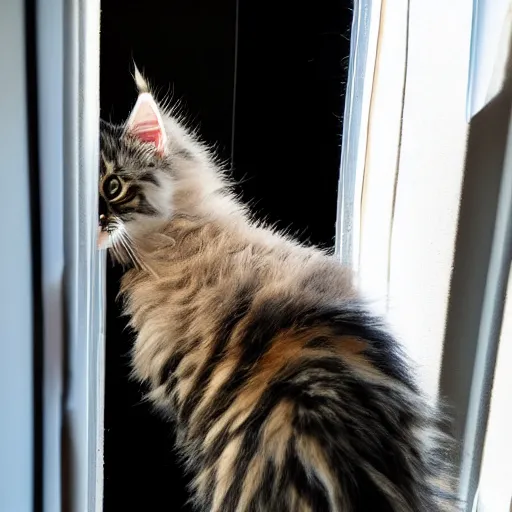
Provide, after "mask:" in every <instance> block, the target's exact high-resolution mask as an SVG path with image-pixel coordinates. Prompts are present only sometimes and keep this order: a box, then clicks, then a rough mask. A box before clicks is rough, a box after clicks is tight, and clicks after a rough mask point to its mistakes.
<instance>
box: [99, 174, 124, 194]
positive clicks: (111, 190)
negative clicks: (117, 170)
mask: <svg viewBox="0 0 512 512" xmlns="http://www.w3.org/2000/svg"><path fill="white" fill-rule="evenodd" d="M122 188H123V184H122V183H121V180H120V179H119V178H118V177H117V176H111V177H110V178H107V179H106V180H105V183H104V184H103V193H104V194H105V197H106V198H107V199H115V198H116V197H117V196H118V195H119V194H120V192H121V190H122Z"/></svg>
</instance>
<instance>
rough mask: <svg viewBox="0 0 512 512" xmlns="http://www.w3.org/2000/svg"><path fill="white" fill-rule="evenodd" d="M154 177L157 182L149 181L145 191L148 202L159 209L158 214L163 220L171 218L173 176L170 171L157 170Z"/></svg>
mask: <svg viewBox="0 0 512 512" xmlns="http://www.w3.org/2000/svg"><path fill="white" fill-rule="evenodd" d="M153 175H154V178H155V180H156V182H157V184H153V183H148V184H147V185H146V187H145V190H144V193H145V196H146V199H147V201H148V203H149V204H150V205H151V206H152V207H153V208H154V209H155V210H156V211H157V214H156V215H157V216H158V217H160V219H162V220H167V219H170V218H171V215H172V196H173V191H174V183H173V178H172V177H171V176H170V175H169V173H168V172H165V171H161V170H156V171H155V172H154V173H153Z"/></svg>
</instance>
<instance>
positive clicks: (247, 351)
mask: <svg viewBox="0 0 512 512" xmlns="http://www.w3.org/2000/svg"><path fill="white" fill-rule="evenodd" d="M136 83H137V86H138V89H139V97H138V101H137V103H136V105H135V107H134V110H133V111H132V113H131V115H130V117H129V119H128V121H127V122H126V124H125V125H124V126H113V125H111V124H108V123H104V122H102V126H101V162H100V166H101V173H100V174H101V175H100V183H99V192H100V213H101V215H100V227H101V229H100V230H101V234H100V236H101V237H102V238H105V237H108V238H109V240H110V250H111V252H112V255H113V257H114V259H116V260H117V261H118V262H120V263H122V264H124V265H125V266H127V267H129V269H128V270H127V272H126V273H125V275H124V278H123V281H122V286H121V292H122V295H123V297H124V304H125V312H126V313H127V314H129V315H130V317H131V320H130V323H131V326H132V327H133V329H134V331H135V332H136V334H137V338H136V342H135V345H134V349H133V372H134V375H135V376H136V377H137V378H138V379H140V381H143V382H145V383H147V384H148V385H149V388H150V392H149V398H150V399H151V400H152V401H153V403H154V404H155V406H156V407H157V408H158V409H159V410H161V411H163V412H164V413H165V414H166V415H167V416H168V417H169V418H172V419H173V420H174V421H175V423H176V428H177V431H178V448H179V452H180V453H181V455H182V456H183V460H184V464H185V466H186V468H187V469H188V470H189V471H191V472H192V474H193V476H194V480H193V484H192V488H191V493H192V501H193V503H194V504H195V505H196V507H197V509H198V510H200V511H211V512H257V511H271V512H274V511H275V512H370V511H372V512H373V511H376V512H377V511H378V512H387V511H397V512H435V511H439V512H440V511H451V510H456V505H455V502H454V501H453V499H452V498H451V489H452V488H453V482H452V478H451V475H450V470H449V467H448V465H447V463H446V460H445V459H446V453H447V451H446V445H445V438H444V436H443V435H442V434H441V431H440V429H439V428H438V427H439V419H438V414H437V412H436V411H435V410H433V409H431V408H429V407H428V406H427V405H426V403H425V402H424V400H423V398H422V396H421V393H420V391H419V390H418V387H417V385H416V383H415V381H414V378H413V376H412V372H411V368H410V366H409V364H408V363H407V361H406V359H405V358H404V357H403V355H402V354H401V351H400V348H399V346H398V344H397V343H396V341H395V340H394V339H393V337H392V336H391V335H390V334H389V333H388V332H387V330H386V328H385V326H384V324H383V322H382V321H381V320H380V319H379V318H376V317H375V316H373V315H372V314H371V313H370V312H369V310H368V308H367V307H366V306H365V304H364V301H363V300H362V299H361V298H360V296H359V295H358V293H357V290H355V289H354V286H353V282H352V281H353V279H352V276H351V273H350V272H349V271H348V270H347V269H344V268H343V267H342V266H341V265H340V263H339V262H338V261H337V260H336V259H335V258H334V257H333V256H330V255H328V254H326V253H325V252H323V251H321V250H319V249H317V248H313V247H306V246H303V245H300V244H298V243H296V242H294V241H293V240H291V239H290V238H288V237H287V236H285V235H283V234H280V233H277V232H274V231H271V230H269V229H268V228H266V227H265V226H263V225H260V224H258V223H256V222H254V221H253V220H251V218H250V216H249V214H248V212H247V211H246V209H245V208H244V207H243V206H242V205H241V204H240V203H239V202H238V200H237V199H236V198H235V196H234V195H233V193H232V192H231V190H230V183H229V180H228V179H227V178H226V177H225V175H224V174H223V173H222V171H221V169H220V167H219V166H218V165H217V163H216V161H215V159H214V157H213V156H212V154H211V153H210V152H209V150H208V149H207V148H206V147H205V146H204V145H202V144H201V143H200V142H199V139H198V137H197V136H196V135H195V134H194V133H192V132H190V131H188V130H187V129H186V128H185V126H184V124H183V123H182V121H181V120H180V119H177V118H176V117H175V116H173V113H172V111H166V110H163V109H161V108H160V107H159V106H158V104H157V102H156V101H155V99H154V98H153V96H152V95H151V93H150V92H149V89H148V85H147V83H146V82H145V81H144V79H143V78H142V76H141V75H140V74H139V73H138V72H136Z"/></svg>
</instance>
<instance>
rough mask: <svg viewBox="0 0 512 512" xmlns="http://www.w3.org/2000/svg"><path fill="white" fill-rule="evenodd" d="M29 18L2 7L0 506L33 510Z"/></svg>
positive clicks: (8, 1) (17, 5) (13, 3)
mask: <svg viewBox="0 0 512 512" xmlns="http://www.w3.org/2000/svg"><path fill="white" fill-rule="evenodd" d="M24 37H25V20H24V2H23V1H22V0H5V1H4V2H2V7H1V15H0V48H1V49H2V50H1V51H0V69H1V72H2V80H1V83H2V93H1V94H0V120H1V122H0V161H1V165H0V182H1V184H2V189H1V190H2V192H1V193H2V199H1V201H0V351H1V357H0V510H1V511H6V512H7V511H16V512H30V511H32V510H33V504H32V500H33V478H32V477H33V432H32V430H33V413H32V411H33V388H32V386H33V380H32V375H33V369H32V355H33V338H32V334H33V333H32V261H31V239H30V229H31V227H30V205H29V170H28V144H27V136H28V133H27V105H26V81H25V80H26V77H25V39H24Z"/></svg>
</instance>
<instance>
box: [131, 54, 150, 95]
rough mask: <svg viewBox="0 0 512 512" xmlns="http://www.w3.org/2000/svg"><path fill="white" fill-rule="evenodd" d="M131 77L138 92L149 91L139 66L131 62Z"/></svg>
mask: <svg viewBox="0 0 512 512" xmlns="http://www.w3.org/2000/svg"><path fill="white" fill-rule="evenodd" d="M133 68H134V72H133V79H134V80H135V85H136V86H137V89H138V91H139V94H141V93H143V92H149V85H148V83H147V82H146V80H145V78H144V77H143V76H142V73H141V72H140V71H139V68H138V67H137V65H136V64H135V62H134V63H133Z"/></svg>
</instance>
